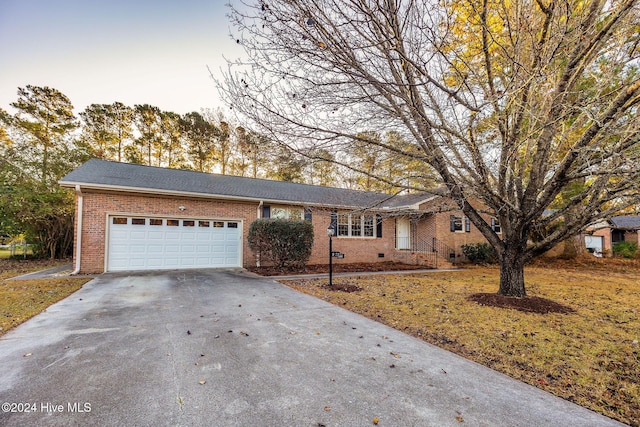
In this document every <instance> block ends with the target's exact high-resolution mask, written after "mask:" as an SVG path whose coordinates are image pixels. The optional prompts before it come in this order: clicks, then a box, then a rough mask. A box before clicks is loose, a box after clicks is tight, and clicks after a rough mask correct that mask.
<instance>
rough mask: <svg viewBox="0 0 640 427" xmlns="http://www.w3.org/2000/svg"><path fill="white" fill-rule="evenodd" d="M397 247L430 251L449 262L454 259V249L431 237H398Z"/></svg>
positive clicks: (436, 256) (416, 250)
mask: <svg viewBox="0 0 640 427" xmlns="http://www.w3.org/2000/svg"><path fill="white" fill-rule="evenodd" d="M396 246H397V249H405V250H410V251H412V252H421V253H432V254H434V255H435V258H436V266H437V258H440V259H442V260H444V261H447V262H451V261H452V259H455V253H456V251H455V250H454V249H453V248H451V247H450V246H449V245H447V244H446V243H444V242H442V241H440V240H438V239H436V238H435V237H432V238H431V239H422V238H419V237H418V238H413V239H410V238H409V237H398V238H397V242H396Z"/></svg>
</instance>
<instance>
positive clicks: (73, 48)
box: [0, 0, 242, 114]
mask: <svg viewBox="0 0 640 427" xmlns="http://www.w3.org/2000/svg"><path fill="white" fill-rule="evenodd" d="M227 2H228V0H0V108H3V109H5V110H7V111H9V112H12V111H13V110H12V108H11V107H10V103H11V102H14V101H16V100H17V90H18V87H25V86H26V85H28V84H30V85H34V86H49V87H52V88H55V89H57V90H59V91H60V92H62V93H63V94H65V95H66V96H67V97H68V98H69V99H70V100H71V102H72V103H73V105H74V107H75V109H74V111H75V113H76V114H77V113H79V112H80V111H82V110H84V108H85V107H87V106H88V105H90V104H111V103H113V102H116V101H119V102H122V103H123V104H126V105H129V106H133V105H135V104H151V105H155V106H157V107H159V108H160V109H162V110H165V111H173V112H176V113H179V114H184V113H188V112H190V111H200V109H202V108H218V107H221V108H224V107H225V106H224V104H223V103H222V102H221V100H220V98H219V96H218V92H217V90H216V88H215V85H214V82H213V80H212V79H211V77H210V74H209V71H208V69H207V66H208V67H209V69H211V71H212V72H213V74H214V75H215V76H216V77H219V76H220V69H221V68H224V69H226V62H225V60H224V58H225V57H226V58H228V59H236V58H239V57H241V56H242V51H241V49H238V46H237V45H236V44H235V43H234V42H233V40H232V39H230V37H229V33H230V31H231V28H230V25H229V23H228V18H227V17H226V14H227V12H228V8H227V7H226V6H225V4H226V3H227Z"/></svg>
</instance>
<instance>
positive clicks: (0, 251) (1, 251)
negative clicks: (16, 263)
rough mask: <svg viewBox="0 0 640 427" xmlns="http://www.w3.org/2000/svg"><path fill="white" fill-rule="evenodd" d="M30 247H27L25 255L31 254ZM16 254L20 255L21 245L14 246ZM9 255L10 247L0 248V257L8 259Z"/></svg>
mask: <svg viewBox="0 0 640 427" xmlns="http://www.w3.org/2000/svg"><path fill="white" fill-rule="evenodd" d="M31 253H32V252H31V249H27V255H31ZM16 255H19V256H22V247H18V248H16ZM10 256H11V249H8V248H0V259H8V258H9V257H10Z"/></svg>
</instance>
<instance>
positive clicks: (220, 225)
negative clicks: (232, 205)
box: [213, 221, 224, 228]
mask: <svg viewBox="0 0 640 427" xmlns="http://www.w3.org/2000/svg"><path fill="white" fill-rule="evenodd" d="M213 227H214V228H224V222H222V221H214V222H213Z"/></svg>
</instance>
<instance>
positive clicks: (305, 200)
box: [60, 159, 500, 274]
mask: <svg viewBox="0 0 640 427" xmlns="http://www.w3.org/2000/svg"><path fill="white" fill-rule="evenodd" d="M60 185H62V186H63V187H67V188H72V189H74V190H75V193H76V211H75V245H74V262H75V272H76V273H86V274H88V273H102V272H106V271H129V270H131V271H133V270H162V269H190V268H217V267H252V266H256V265H257V264H258V260H257V259H256V256H255V254H254V253H252V251H251V250H250V249H249V247H248V244H247V234H248V230H249V226H250V224H251V223H252V222H253V221H255V220H256V219H257V218H289V219H298V220H301V221H311V223H312V224H313V229H314V233H315V239H314V247H313V250H312V255H311V258H310V260H309V264H326V263H327V262H328V251H329V242H328V237H327V228H328V227H329V226H330V225H331V224H332V219H333V224H335V225H336V232H335V237H334V238H333V250H334V251H337V252H341V253H343V254H344V258H342V259H338V258H335V259H334V262H336V263H355V262H383V261H399V262H404V263H411V264H419V265H425V266H428V267H436V268H442V267H448V266H451V264H452V263H455V262H456V261H459V260H461V259H462V257H463V255H462V251H461V249H460V247H461V245H463V244H467V243H475V242H481V241H484V238H483V237H482V235H481V234H480V232H479V231H478V230H477V229H475V227H474V226H473V225H472V224H470V222H469V220H468V219H467V218H465V217H464V216H463V214H462V213H460V211H455V210H451V209H450V201H448V199H446V198H443V197H440V196H436V195H431V194H406V195H396V196H393V197H392V196H390V195H388V194H383V193H376V192H367V191H356V190H348V189H342V188H332V187H322V186H315V185H306V184H297V183H291V182H282V181H272V180H266V179H254V178H245V177H238V176H229V175H216V174H208V173H202V172H193V171H188V170H178V169H167V168H159V167H150V166H142V165H136V164H128V163H118V162H112V161H105V160H97V159H92V160H89V161H88V162H86V163H85V164H83V165H82V166H80V167H78V168H77V169H75V170H74V171H72V172H71V173H69V174H68V175H67V176H65V177H64V178H62V180H60ZM487 220H491V223H492V224H493V226H494V227H495V229H496V230H497V231H499V227H500V225H499V224H498V223H497V221H496V220H494V219H490V218H487Z"/></svg>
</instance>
